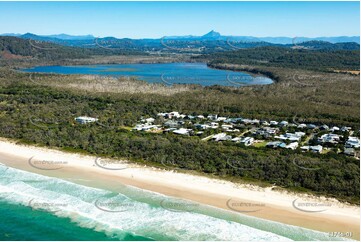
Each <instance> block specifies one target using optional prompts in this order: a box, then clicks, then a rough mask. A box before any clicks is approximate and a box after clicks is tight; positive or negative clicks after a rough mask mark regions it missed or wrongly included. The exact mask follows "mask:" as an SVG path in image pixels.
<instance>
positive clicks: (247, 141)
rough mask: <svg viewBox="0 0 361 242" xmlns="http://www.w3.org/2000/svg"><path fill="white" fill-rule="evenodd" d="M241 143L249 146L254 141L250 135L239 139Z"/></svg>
mask: <svg viewBox="0 0 361 242" xmlns="http://www.w3.org/2000/svg"><path fill="white" fill-rule="evenodd" d="M240 142H241V143H242V144H244V145H245V146H250V145H252V144H253V142H254V138H252V137H245V138H243V139H242V140H241V141H240Z"/></svg>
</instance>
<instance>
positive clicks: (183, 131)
mask: <svg viewBox="0 0 361 242" xmlns="http://www.w3.org/2000/svg"><path fill="white" fill-rule="evenodd" d="M190 131H191V130H189V129H184V128H180V129H176V130H174V131H173V133H174V134H181V135H188V134H189V132H190Z"/></svg>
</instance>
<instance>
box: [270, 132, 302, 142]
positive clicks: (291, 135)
mask: <svg viewBox="0 0 361 242" xmlns="http://www.w3.org/2000/svg"><path fill="white" fill-rule="evenodd" d="M304 135H305V133H304V132H295V133H286V134H281V135H280V136H275V138H276V139H281V140H290V141H299V140H300V139H301V137H302V136H304Z"/></svg>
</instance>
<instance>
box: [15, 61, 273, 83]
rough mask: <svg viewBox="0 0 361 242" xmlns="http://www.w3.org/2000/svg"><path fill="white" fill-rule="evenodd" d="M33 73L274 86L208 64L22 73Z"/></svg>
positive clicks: (87, 67)
mask: <svg viewBox="0 0 361 242" xmlns="http://www.w3.org/2000/svg"><path fill="white" fill-rule="evenodd" d="M22 71H24V72H32V73H35V72H36V73H54V74H86V75H101V76H115V77H122V76H123V77H136V78H138V79H139V80H143V81H146V82H149V83H163V84H166V85H173V84H196V85H201V86H213V85H220V86H233V87H240V86H251V85H266V84H271V83H273V81H272V79H270V78H267V77H264V76H253V75H250V74H248V73H243V72H235V71H229V70H219V69H212V68H209V67H208V66H207V65H206V64H205V63H166V64H110V65H82V66H37V67H33V68H28V69H22Z"/></svg>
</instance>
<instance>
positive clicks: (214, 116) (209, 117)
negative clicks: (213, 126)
mask: <svg viewBox="0 0 361 242" xmlns="http://www.w3.org/2000/svg"><path fill="white" fill-rule="evenodd" d="M207 118H208V119H209V120H217V118H218V115H217V114H209V115H208V116H207Z"/></svg>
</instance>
